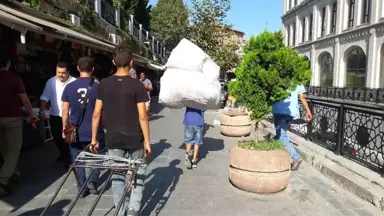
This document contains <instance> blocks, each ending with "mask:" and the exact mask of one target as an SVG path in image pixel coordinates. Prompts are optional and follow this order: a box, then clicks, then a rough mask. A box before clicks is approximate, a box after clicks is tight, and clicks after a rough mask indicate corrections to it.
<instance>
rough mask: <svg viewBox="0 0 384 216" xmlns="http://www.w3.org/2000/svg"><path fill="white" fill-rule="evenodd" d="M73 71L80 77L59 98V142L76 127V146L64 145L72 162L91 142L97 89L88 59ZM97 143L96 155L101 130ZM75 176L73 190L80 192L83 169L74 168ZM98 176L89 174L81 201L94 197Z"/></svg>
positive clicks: (100, 139) (90, 60) (100, 133)
mask: <svg viewBox="0 0 384 216" xmlns="http://www.w3.org/2000/svg"><path fill="white" fill-rule="evenodd" d="M77 69H78V71H79V72H80V77H79V78H78V79H77V80H75V81H73V82H72V83H70V84H68V85H67V86H66V87H65V89H64V92H63V96H62V103H63V108H62V110H63V114H62V119H63V138H65V136H66V134H65V132H66V131H68V130H67V129H69V128H70V127H76V128H77V134H78V140H77V142H76V143H67V145H69V148H70V155H71V161H72V162H74V160H75V159H76V158H77V156H78V155H79V153H80V152H81V151H83V150H84V149H85V147H86V146H87V145H88V144H89V143H91V141H92V115H93V111H94V108H95V103H96V97H97V91H98V87H99V84H98V83H97V82H96V80H95V79H94V78H93V76H92V73H93V70H94V65H93V59H91V58H90V57H82V58H80V59H79V61H78V63H77ZM97 140H98V142H99V150H98V153H102V152H103V150H104V132H103V130H102V128H101V127H99V130H98V134H97ZM76 174H77V178H78V180H79V185H77V187H78V189H79V190H80V188H81V186H82V185H83V184H84V182H85V180H86V174H85V168H78V169H77V170H76ZM99 174H100V170H99V169H96V170H95V171H94V172H93V173H92V176H91V177H90V180H89V182H88V185H87V187H85V189H84V190H83V191H81V197H86V196H87V195H88V194H89V193H92V194H97V193H98V190H97V186H98V183H99V182H98V181H99Z"/></svg>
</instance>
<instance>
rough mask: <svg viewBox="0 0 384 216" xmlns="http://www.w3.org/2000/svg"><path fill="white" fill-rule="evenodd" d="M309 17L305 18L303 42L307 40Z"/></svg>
mask: <svg viewBox="0 0 384 216" xmlns="http://www.w3.org/2000/svg"><path fill="white" fill-rule="evenodd" d="M310 16H311V15H307V16H305V41H308V40H309V27H310V25H309V19H310Z"/></svg>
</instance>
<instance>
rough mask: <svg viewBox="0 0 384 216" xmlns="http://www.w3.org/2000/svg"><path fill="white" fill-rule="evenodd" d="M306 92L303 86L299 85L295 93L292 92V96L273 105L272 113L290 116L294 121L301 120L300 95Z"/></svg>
mask: <svg viewBox="0 0 384 216" xmlns="http://www.w3.org/2000/svg"><path fill="white" fill-rule="evenodd" d="M305 92H306V90H305V88H304V86H303V85H298V86H297V87H296V89H295V90H294V91H290V93H291V95H290V96H289V97H288V98H286V99H284V100H281V101H279V102H277V103H275V104H273V105H272V113H273V114H280V115H289V116H292V117H293V118H294V119H298V118H300V110H299V99H298V96H299V94H303V93H305Z"/></svg>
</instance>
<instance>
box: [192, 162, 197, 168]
mask: <svg viewBox="0 0 384 216" xmlns="http://www.w3.org/2000/svg"><path fill="white" fill-rule="evenodd" d="M192 168H197V160H194V161H192Z"/></svg>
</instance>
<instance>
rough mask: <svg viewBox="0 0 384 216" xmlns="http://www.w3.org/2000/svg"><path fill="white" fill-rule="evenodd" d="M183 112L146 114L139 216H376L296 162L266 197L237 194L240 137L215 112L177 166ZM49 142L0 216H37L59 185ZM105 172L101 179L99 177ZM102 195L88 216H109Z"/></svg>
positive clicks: (82, 204) (107, 197) (70, 192)
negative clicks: (230, 134) (232, 155)
mask: <svg viewBox="0 0 384 216" xmlns="http://www.w3.org/2000/svg"><path fill="white" fill-rule="evenodd" d="M183 114H184V110H169V109H166V108H162V107H160V106H155V107H154V114H153V115H152V116H151V139H152V141H151V142H152V146H153V150H152V151H153V155H152V159H151V161H149V165H148V168H147V179H146V188H145V193H144V197H143V205H142V215H159V216H160V215H167V216H189V215H196V216H210V215H218V216H223V215H231V216H254V215H257V216H306V215H310V216H343V215H345V216H357V215H360V216H379V215H384V214H383V213H382V212H377V211H376V210H375V209H374V208H373V207H371V206H369V205H368V204H366V203H364V202H362V201H360V200H357V199H356V198H355V197H353V196H352V195H350V194H348V193H346V192H344V191H343V190H342V189H341V188H339V187H337V186H336V185H335V184H333V183H332V182H331V181H330V180H328V179H327V178H325V177H323V176H322V175H321V174H320V173H319V172H318V171H316V170H315V169H313V168H312V167H310V166H309V165H308V164H306V163H303V164H302V167H301V168H300V170H299V171H297V172H294V173H293V175H292V178H291V183H290V185H289V187H288V188H287V189H286V190H285V191H283V192H281V193H279V194H276V195H273V196H262V195H254V194H250V193H246V192H243V191H239V190H238V189H236V188H234V187H233V186H232V185H231V184H230V183H229V181H228V152H229V150H230V149H231V148H232V147H233V146H234V145H236V143H237V142H238V141H239V140H240V139H235V138H226V137H223V136H221V135H220V128H219V125H214V122H215V120H218V113H217V112H206V114H205V117H206V123H207V125H206V126H207V127H206V134H205V138H204V145H203V146H202V147H201V154H200V158H201V160H200V162H199V163H198V168H197V169H194V170H187V169H185V168H184V161H183V158H184V148H183V147H184V146H183V144H182V143H183V131H184V128H183V125H182V118H183ZM55 151H56V150H55V147H54V145H48V144H47V145H46V146H44V147H39V148H36V149H34V150H32V151H30V152H28V153H26V155H25V157H24V158H23V163H22V164H23V169H22V171H23V179H22V181H21V182H20V183H19V186H18V189H17V190H16V191H15V194H14V195H13V196H11V197H9V198H6V199H3V200H2V201H1V202H0V215H12V216H16V215H39V213H40V211H41V210H42V208H44V206H45V205H46V203H47V202H48V200H49V198H50V196H51V195H52V194H53V192H54V191H55V189H56V188H57V185H58V184H59V182H60V179H61V176H62V175H63V174H64V173H63V172H61V170H62V169H61V167H60V166H59V165H57V164H56V163H55V159H56V153H55ZM106 176H107V175H106V174H104V175H103V178H106ZM71 178H72V179H71V180H70V181H67V184H66V185H65V186H64V188H63V190H62V191H61V192H60V197H59V198H58V200H57V201H55V202H54V204H53V206H52V207H51V210H50V211H49V212H48V214H47V215H63V214H64V212H65V210H66V209H67V208H68V206H69V203H70V201H71V199H73V198H74V196H75V194H76V185H75V181H74V179H73V177H72V176H71ZM94 199H95V197H93V196H89V197H87V198H85V199H83V200H80V201H79V202H78V204H77V205H76V206H75V209H74V210H73V212H72V214H71V215H87V209H89V208H90V206H91V205H92V203H93V200H94ZM112 203H113V200H112V196H111V191H110V190H108V191H107V192H106V193H105V194H104V195H103V197H102V198H101V200H100V202H99V204H98V206H97V208H96V210H95V212H94V214H93V215H97V216H99V215H112V214H113V210H112V209H111V208H112V206H113V204H112Z"/></svg>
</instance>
